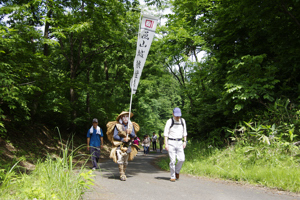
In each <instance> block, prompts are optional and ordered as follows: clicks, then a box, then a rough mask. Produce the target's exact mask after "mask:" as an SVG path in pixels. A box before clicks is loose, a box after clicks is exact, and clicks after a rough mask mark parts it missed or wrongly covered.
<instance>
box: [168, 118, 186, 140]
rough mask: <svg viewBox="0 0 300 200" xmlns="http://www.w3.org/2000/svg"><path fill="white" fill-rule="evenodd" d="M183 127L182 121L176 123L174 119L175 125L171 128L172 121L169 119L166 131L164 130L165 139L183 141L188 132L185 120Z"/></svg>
mask: <svg viewBox="0 0 300 200" xmlns="http://www.w3.org/2000/svg"><path fill="white" fill-rule="evenodd" d="M181 119H182V122H183V126H182V124H181V121H180V119H179V121H176V120H175V119H174V118H173V120H174V125H173V126H172V128H170V126H171V125H172V119H169V120H168V121H167V123H166V126H165V130H164V137H168V138H172V139H182V138H183V137H185V136H187V131H186V123H185V120H184V119H183V118H181Z"/></svg>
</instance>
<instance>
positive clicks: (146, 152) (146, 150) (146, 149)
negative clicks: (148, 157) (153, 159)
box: [144, 146, 149, 154]
mask: <svg viewBox="0 0 300 200" xmlns="http://www.w3.org/2000/svg"><path fill="white" fill-rule="evenodd" d="M148 153H149V147H145V146H144V154H148Z"/></svg>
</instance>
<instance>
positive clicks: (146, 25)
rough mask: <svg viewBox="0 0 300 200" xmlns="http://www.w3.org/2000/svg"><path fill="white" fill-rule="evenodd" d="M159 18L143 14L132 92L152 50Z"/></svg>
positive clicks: (134, 64) (131, 84) (134, 90)
mask: <svg viewBox="0 0 300 200" xmlns="http://www.w3.org/2000/svg"><path fill="white" fill-rule="evenodd" d="M157 21H158V18H157V17H154V16H151V15H143V17H142V20H141V25H140V32H139V35H138V42H137V48H136V55H135V59H134V63H133V67H134V72H133V77H132V79H131V83H130V87H131V89H132V90H131V91H132V94H135V92H136V90H137V87H138V84H139V81H140V78H141V75H142V71H143V68H144V65H145V62H146V59H147V56H148V53H149V50H150V46H151V43H152V40H153V37H154V35H155V29H156V26H157Z"/></svg>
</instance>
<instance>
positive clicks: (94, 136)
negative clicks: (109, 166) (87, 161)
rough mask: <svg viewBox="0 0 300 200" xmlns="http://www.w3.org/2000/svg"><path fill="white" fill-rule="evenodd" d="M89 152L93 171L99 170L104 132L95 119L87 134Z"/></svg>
mask: <svg viewBox="0 0 300 200" xmlns="http://www.w3.org/2000/svg"><path fill="white" fill-rule="evenodd" d="M86 137H87V150H88V151H89V152H90V154H91V159H92V164H93V167H92V169H93V170H96V169H99V167H98V161H99V158H100V147H101V149H103V131H102V129H101V128H100V127H99V126H98V119H96V118H94V119H93V125H92V127H91V128H90V129H89V130H88V132H87V135H86Z"/></svg>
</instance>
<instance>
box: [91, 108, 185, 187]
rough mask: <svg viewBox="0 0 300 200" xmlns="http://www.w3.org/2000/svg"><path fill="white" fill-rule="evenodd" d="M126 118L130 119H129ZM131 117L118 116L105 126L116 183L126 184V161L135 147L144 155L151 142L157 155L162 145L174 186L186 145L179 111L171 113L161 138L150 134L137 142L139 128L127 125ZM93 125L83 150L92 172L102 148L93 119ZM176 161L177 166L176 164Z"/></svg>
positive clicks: (127, 114) (129, 158) (133, 124)
mask: <svg viewBox="0 0 300 200" xmlns="http://www.w3.org/2000/svg"><path fill="white" fill-rule="evenodd" d="M129 114H130V117H129ZM132 116H133V113H129V112H124V111H123V112H121V113H120V114H119V115H118V117H117V118H116V121H111V122H108V123H107V125H106V126H107V132H106V134H107V137H108V140H109V141H110V142H111V143H112V145H113V148H112V150H111V152H110V158H111V159H113V161H114V162H115V163H117V164H118V165H119V173H120V180H121V181H126V179H127V177H126V168H127V165H128V161H131V160H133V158H134V157H135V156H136V154H137V152H138V150H139V143H140V142H141V145H142V146H143V148H144V155H147V154H148V153H149V148H150V144H151V142H152V148H153V151H157V149H156V145H157V142H159V146H160V152H162V149H163V145H165V149H166V150H167V151H168V154H169V157H170V173H171V176H170V181H172V182H175V181H176V180H178V179H179V173H180V170H181V168H182V165H183V162H184V160H185V155H184V149H185V147H186V143H187V131H186V123H185V120H184V119H183V118H181V110H180V108H178V107H177V108H174V109H173V117H172V118H170V119H169V120H168V121H167V122H166V125H165V128H164V137H162V136H161V134H160V133H159V137H157V135H156V133H155V132H153V133H152V134H153V135H152V136H151V138H150V137H149V135H145V136H144V139H143V140H142V141H140V139H139V138H138V137H137V132H138V131H139V130H140V127H139V125H138V124H137V123H135V122H132V121H130V119H131V117H132ZM92 123H93V125H92V127H91V128H90V129H89V130H88V132H87V150H88V151H89V152H90V154H91V158H92V164H93V167H92V169H93V170H96V169H98V168H99V167H98V160H99V158H100V149H102V148H103V131H102V129H101V128H100V127H99V126H98V120H97V119H96V118H95V119H93V122H92ZM176 159H177V164H176V165H175V163H176Z"/></svg>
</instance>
